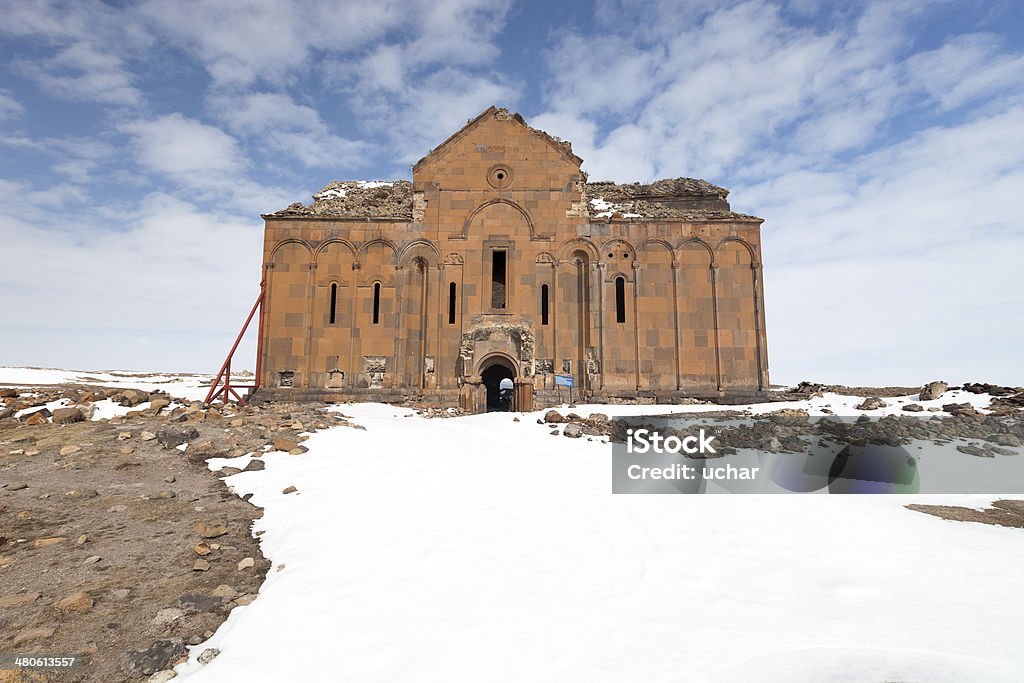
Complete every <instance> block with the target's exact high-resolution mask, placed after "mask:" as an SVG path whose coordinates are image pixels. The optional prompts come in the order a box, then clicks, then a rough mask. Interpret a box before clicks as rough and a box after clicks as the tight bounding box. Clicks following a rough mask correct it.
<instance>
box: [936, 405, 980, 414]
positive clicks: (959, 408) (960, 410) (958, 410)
mask: <svg viewBox="0 0 1024 683" xmlns="http://www.w3.org/2000/svg"><path fill="white" fill-rule="evenodd" d="M942 409H943V410H944V411H945V412H947V413H949V414H950V415H972V416H973V415H980V413H979V412H978V411H977V410H975V409H974V406H972V405H971V404H970V403H946V404H945V405H943V406H942Z"/></svg>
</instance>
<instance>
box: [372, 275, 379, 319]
mask: <svg viewBox="0 0 1024 683" xmlns="http://www.w3.org/2000/svg"><path fill="white" fill-rule="evenodd" d="M379 322H380V283H379V282H375V283H373V324H374V325H376V324H378V323H379Z"/></svg>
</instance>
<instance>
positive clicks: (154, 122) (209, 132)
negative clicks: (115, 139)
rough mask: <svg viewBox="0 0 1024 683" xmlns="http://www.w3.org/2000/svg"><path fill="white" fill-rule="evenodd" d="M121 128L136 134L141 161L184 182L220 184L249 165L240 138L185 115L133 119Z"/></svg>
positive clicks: (130, 133) (136, 146)
mask: <svg viewBox="0 0 1024 683" xmlns="http://www.w3.org/2000/svg"><path fill="white" fill-rule="evenodd" d="M120 129H121V131H123V132H125V133H128V134H129V135H131V136H133V137H134V141H135V149H136V154H137V156H138V160H139V163H141V164H142V165H144V166H145V167H147V168H148V169H150V170H152V171H156V172H157V173H162V174H163V175H166V176H167V177H169V178H171V179H172V180H174V181H176V182H179V183H181V184H182V185H186V186H194V185H199V186H203V185H210V184H215V185H219V184H221V183H223V182H225V179H226V178H229V177H234V176H238V175H239V174H240V173H241V172H242V170H243V169H244V168H245V166H246V160H245V158H244V157H243V155H242V152H241V150H240V149H239V146H238V141H237V140H235V139H234V138H233V137H231V136H230V135H228V134H227V133H225V132H224V131H222V130H221V129H220V128H217V127H216V126H210V125H207V124H205V123H201V122H199V121H196V120H195V119H189V118H186V117H184V116H182V115H181V114H177V113H175V114H168V115H166V116H161V117H159V118H156V119H151V120H138V121H133V122H131V123H125V124H122V125H121V126H120Z"/></svg>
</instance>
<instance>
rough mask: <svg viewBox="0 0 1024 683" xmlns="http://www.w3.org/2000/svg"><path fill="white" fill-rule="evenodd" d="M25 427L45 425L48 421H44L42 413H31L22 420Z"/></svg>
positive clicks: (44, 417)
mask: <svg viewBox="0 0 1024 683" xmlns="http://www.w3.org/2000/svg"><path fill="white" fill-rule="evenodd" d="M22 422H24V423H25V424H27V425H36V426H37V425H45V424H50V421H49V420H48V419H46V416H45V415H43V414H42V412H37V413H32V414H31V415H29V416H28V417H26V418H25V419H23V420H22Z"/></svg>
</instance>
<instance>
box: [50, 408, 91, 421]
mask: <svg viewBox="0 0 1024 683" xmlns="http://www.w3.org/2000/svg"><path fill="white" fill-rule="evenodd" d="M83 421H85V415H84V414H83V413H82V411H81V410H80V409H79V408H57V409H56V410H54V411H53V423H54V424H58V425H68V424H73V423H75V422H83Z"/></svg>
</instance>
